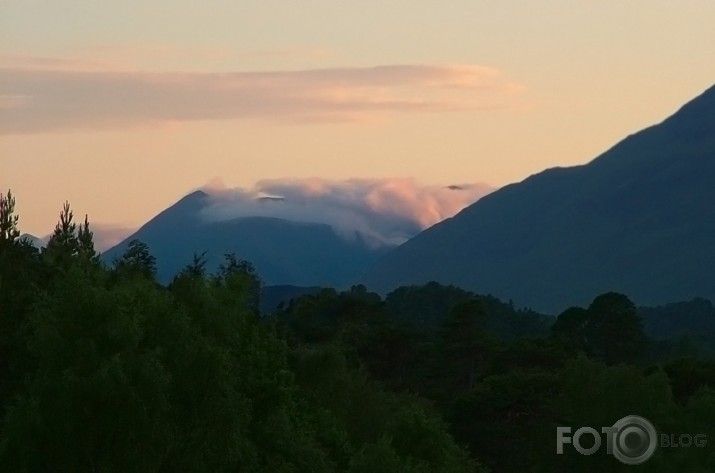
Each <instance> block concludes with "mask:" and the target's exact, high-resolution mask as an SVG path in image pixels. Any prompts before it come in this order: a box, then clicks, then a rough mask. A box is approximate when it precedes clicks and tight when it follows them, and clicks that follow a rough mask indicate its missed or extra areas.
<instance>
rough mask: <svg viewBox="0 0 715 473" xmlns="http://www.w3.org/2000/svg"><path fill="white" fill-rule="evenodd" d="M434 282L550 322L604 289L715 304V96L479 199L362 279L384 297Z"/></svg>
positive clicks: (639, 297) (712, 92) (640, 298)
mask: <svg viewBox="0 0 715 473" xmlns="http://www.w3.org/2000/svg"><path fill="white" fill-rule="evenodd" d="M430 280H436V281H439V282H442V283H450V284H455V285H458V286H461V287H464V288H466V289H470V290H474V291H477V292H480V293H487V292H489V293H493V294H494V295H496V296H498V297H501V298H512V299H513V300H514V302H515V303H516V304H519V305H527V306H530V307H533V308H535V309H537V310H544V311H551V312H556V311H560V310H562V309H564V308H566V307H567V306H569V305H574V304H580V305H583V304H587V303H588V301H589V300H591V299H592V298H593V297H594V296H595V295H597V294H599V293H602V292H605V291H609V290H616V291H621V292H625V293H626V294H628V295H630V296H631V297H632V298H634V299H635V300H636V301H637V303H639V304H649V305H652V304H660V303H665V302H669V301H674V300H683V299H690V298H692V297H694V296H703V297H708V298H710V299H713V298H715V87H712V88H710V89H709V90H707V91H706V92H705V93H703V94H702V95H701V96H699V97H697V98H696V99H694V100H693V101H691V102H690V103H688V104H687V105H685V106H684V107H682V108H681V109H680V110H679V111H678V112H677V113H676V114H674V115H673V116H671V117H670V118H668V119H667V120H665V121H664V122H662V123H661V124H659V125H657V126H653V127H650V128H647V129H645V130H643V131H641V132H639V133H636V134H634V135H632V136H629V137H628V138H626V139H625V140H623V141H622V142H620V143H618V144H617V145H616V146H614V147H613V148H612V149H610V150H608V151H607V152H606V153H604V154H603V155H601V156H600V157H598V158H597V159H595V160H594V161H592V162H590V163H589V164H587V165H583V166H576V167H571V168H555V169H549V170H546V171H544V172H542V173H539V174H537V175H534V176H531V177H529V178H527V179H526V180H524V181H523V182H521V183H518V184H512V185H509V186H507V187H505V188H503V189H500V190H499V191H497V192H494V193H492V194H490V195H488V196H486V197H484V198H482V199H481V200H479V201H478V202H476V203H475V204H473V205H471V206H470V207H467V208H466V209H464V210H463V211H462V212H460V213H459V214H457V215H456V216H455V217H453V218H451V219H448V220H446V221H444V222H442V223H440V224H437V225H435V226H433V227H432V228H430V229H428V230H426V231H424V232H422V233H421V234H419V235H418V236H416V237H415V238H413V239H411V240H410V241H408V242H406V243H405V244H403V245H401V246H400V247H398V248H396V249H395V250H393V251H391V252H390V253H389V254H388V255H386V256H385V257H384V258H382V259H381V260H380V261H379V262H378V263H377V264H376V265H375V266H374V267H373V268H372V269H371V270H370V271H369V272H368V274H367V276H366V277H365V278H364V281H365V282H366V283H367V285H368V286H369V287H370V288H372V289H376V290H379V291H381V292H385V291H387V290H390V289H392V288H395V287H397V286H399V285H403V284H419V283H425V282H427V281H430Z"/></svg>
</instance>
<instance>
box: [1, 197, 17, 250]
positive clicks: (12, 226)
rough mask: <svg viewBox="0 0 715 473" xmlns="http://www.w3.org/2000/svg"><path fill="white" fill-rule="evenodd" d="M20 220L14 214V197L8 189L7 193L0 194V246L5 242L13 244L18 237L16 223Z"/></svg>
mask: <svg viewBox="0 0 715 473" xmlns="http://www.w3.org/2000/svg"><path fill="white" fill-rule="evenodd" d="M19 220H20V217H19V216H18V215H15V197H13V195H12V192H11V191H10V190H8V191H7V195H6V196H4V195H2V194H0V248H2V247H3V246H5V245H6V244H14V243H15V242H16V241H17V240H18V238H19V237H20V230H18V228H17V223H18V221H19Z"/></svg>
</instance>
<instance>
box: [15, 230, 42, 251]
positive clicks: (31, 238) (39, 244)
mask: <svg viewBox="0 0 715 473" xmlns="http://www.w3.org/2000/svg"><path fill="white" fill-rule="evenodd" d="M20 240H26V241H29V242H30V243H31V244H32V246H34V247H35V248H37V249H38V250H39V249H40V248H43V247H45V246H47V241H45V240H43V239H42V238H39V237H36V236H35V235H31V234H29V233H23V234H22V235H20Z"/></svg>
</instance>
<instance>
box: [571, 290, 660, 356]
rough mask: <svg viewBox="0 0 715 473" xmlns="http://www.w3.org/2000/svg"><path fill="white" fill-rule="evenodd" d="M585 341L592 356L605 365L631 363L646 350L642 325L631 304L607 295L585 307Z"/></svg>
mask: <svg viewBox="0 0 715 473" xmlns="http://www.w3.org/2000/svg"><path fill="white" fill-rule="evenodd" d="M585 338H586V340H585V342H586V345H587V347H588V350H589V352H590V354H591V355H592V356H595V357H597V358H600V359H602V360H604V361H605V362H606V363H608V364H614V363H633V362H635V361H637V360H638V359H639V358H641V357H642V355H643V354H644V351H645V349H646V337H645V334H644V332H643V323H642V321H641V318H640V316H639V315H638V311H637V310H636V307H635V305H634V304H633V302H631V301H630V299H628V297H627V296H625V295H623V294H618V293H615V292H609V293H606V294H602V295H600V296H598V297H596V298H595V299H594V300H593V302H592V303H591V305H590V306H589V307H588V323H587V327H586V330H585Z"/></svg>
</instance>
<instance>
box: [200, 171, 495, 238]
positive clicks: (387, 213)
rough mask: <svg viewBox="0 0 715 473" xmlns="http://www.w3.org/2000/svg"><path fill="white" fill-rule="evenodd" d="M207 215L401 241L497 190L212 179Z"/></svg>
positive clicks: (399, 182) (410, 183)
mask: <svg viewBox="0 0 715 473" xmlns="http://www.w3.org/2000/svg"><path fill="white" fill-rule="evenodd" d="M205 190H206V191H207V192H208V193H209V194H210V195H211V196H212V198H211V201H210V202H211V203H210V204H209V205H208V206H207V207H205V208H204V209H203V211H202V215H203V216H204V217H205V218H206V219H208V220H211V221H224V220H231V219H235V218H241V217H255V216H263V217H275V218H282V219H286V220H292V221H298V222H318V223H324V224H327V225H330V226H332V227H333V228H334V229H335V231H336V232H337V233H338V234H340V235H342V236H344V237H346V238H355V236H356V234H357V233H359V234H361V235H362V237H363V238H364V239H366V240H367V241H369V242H371V243H372V244H374V245H376V246H378V245H397V244H400V243H402V242H404V241H405V240H407V239H408V238H410V237H412V236H414V235H415V234H417V233H418V232H419V231H421V230H423V229H425V228H427V227H429V226H431V225H434V224H435V223H437V222H440V221H442V220H444V219H445V218H448V217H451V216H453V215H454V214H456V213H457V212H459V211H460V210H462V209H463V208H464V207H466V206H467V205H469V204H472V203H473V202H475V201H477V200H478V199H479V198H481V197H482V196H484V195H486V194H488V193H490V192H491V191H493V190H494V189H493V188H492V187H490V186H488V185H486V184H460V185H453V186H426V185H421V184H419V183H417V182H416V181H414V180H413V179H398V178H390V179H350V180H345V181H331V180H325V179H317V178H316V179H272V180H263V181H259V182H258V183H256V185H255V186H254V187H253V188H250V189H244V188H236V189H227V188H225V187H224V186H222V185H221V183H220V182H211V183H210V184H209V185H207V186H206V188H205Z"/></svg>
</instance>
